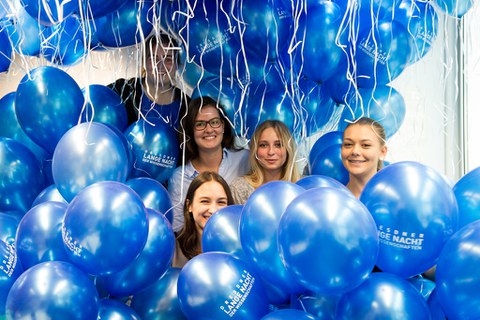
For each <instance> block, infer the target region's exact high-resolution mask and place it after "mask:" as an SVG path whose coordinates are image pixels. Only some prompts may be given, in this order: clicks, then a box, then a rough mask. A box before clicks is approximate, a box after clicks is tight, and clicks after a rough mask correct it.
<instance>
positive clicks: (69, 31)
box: [41, 15, 88, 66]
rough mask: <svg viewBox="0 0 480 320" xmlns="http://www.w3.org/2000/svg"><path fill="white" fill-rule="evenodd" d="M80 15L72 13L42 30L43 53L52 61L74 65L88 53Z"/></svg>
mask: <svg viewBox="0 0 480 320" xmlns="http://www.w3.org/2000/svg"><path fill="white" fill-rule="evenodd" d="M83 29H84V27H83V26H82V22H81V20H80V17H78V16H76V15H71V16H69V17H67V18H66V19H65V20H63V21H62V22H60V23H59V24H56V25H54V26H51V27H48V28H45V29H44V30H43V32H42V37H43V41H42V49H41V51H42V55H43V57H44V58H45V59H47V60H48V61H50V62H51V63H54V64H58V65H65V66H68V65H74V64H76V63H77V62H79V61H80V60H81V59H82V58H84V57H85V56H86V54H87V53H88V48H86V47H85V42H84V41H85V35H84V32H83Z"/></svg>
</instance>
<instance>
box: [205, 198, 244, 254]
mask: <svg viewBox="0 0 480 320" xmlns="http://www.w3.org/2000/svg"><path fill="white" fill-rule="evenodd" d="M242 210H243V206H242V205H232V206H227V207H225V208H221V209H220V210H218V211H217V212H216V213H215V214H214V215H213V216H211V217H210V218H209V219H208V221H207V223H206V224H205V227H204V228H203V233H202V250H203V252H210V251H221V252H227V253H231V254H233V255H235V256H237V257H239V258H241V259H244V258H246V257H245V253H244V252H243V249H242V244H241V242H240V233H239V226H240V217H241V216H242Z"/></svg>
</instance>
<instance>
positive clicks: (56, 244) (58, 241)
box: [15, 201, 69, 269]
mask: <svg viewBox="0 0 480 320" xmlns="http://www.w3.org/2000/svg"><path fill="white" fill-rule="evenodd" d="M66 210H67V204H66V203H62V202H54V201H46V202H43V203H41V204H39V205H37V206H35V207H33V208H32V209H30V210H29V211H28V212H27V213H26V214H25V215H24V216H23V218H22V220H20V223H19V224H18V230H17V237H16V240H15V248H16V249H17V255H18V259H19V260H20V261H21V262H22V265H23V267H24V268H26V269H28V268H30V267H33V266H34V265H36V264H39V263H41V262H46V261H66V262H69V258H68V254H67V252H66V251H65V248H64V246H63V240H62V222H63V217H64V216H65V211H66Z"/></svg>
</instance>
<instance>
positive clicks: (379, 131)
mask: <svg viewBox="0 0 480 320" xmlns="http://www.w3.org/2000/svg"><path fill="white" fill-rule="evenodd" d="M353 125H359V126H370V127H371V128H372V130H373V132H374V133H375V135H376V136H377V137H378V141H379V142H380V146H381V147H383V146H384V145H385V144H386V141H387V135H386V134H385V128H384V127H383V126H382V125H381V124H380V122H378V121H376V120H374V119H372V118H368V117H362V118H359V119H357V120H355V121H354V122H351V123H349V124H348V125H347V126H346V127H345V130H347V128H348V127H350V126H353ZM345 130H344V131H343V132H345ZM382 168H383V160H378V163H377V171H379V170H380V169H382Z"/></svg>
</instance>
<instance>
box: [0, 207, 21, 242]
mask: <svg viewBox="0 0 480 320" xmlns="http://www.w3.org/2000/svg"><path fill="white" fill-rule="evenodd" d="M17 228H18V220H17V218H15V217H14V216H12V215H10V214H8V213H4V212H0V240H2V241H3V242H5V243H6V244H9V245H13V244H15V234H16V233H17Z"/></svg>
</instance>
